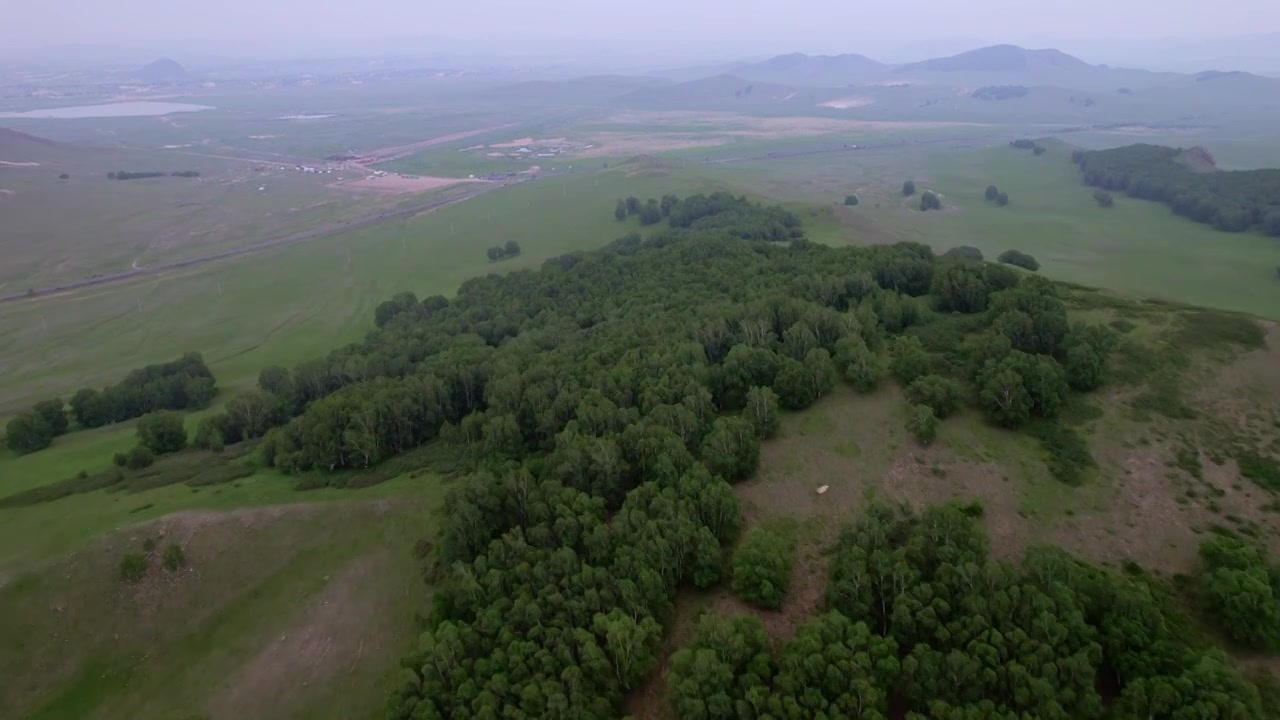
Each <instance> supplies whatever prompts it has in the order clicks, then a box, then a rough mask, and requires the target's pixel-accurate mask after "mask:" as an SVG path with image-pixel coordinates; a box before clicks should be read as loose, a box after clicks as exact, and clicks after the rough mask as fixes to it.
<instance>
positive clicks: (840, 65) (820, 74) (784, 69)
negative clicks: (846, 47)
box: [734, 53, 889, 87]
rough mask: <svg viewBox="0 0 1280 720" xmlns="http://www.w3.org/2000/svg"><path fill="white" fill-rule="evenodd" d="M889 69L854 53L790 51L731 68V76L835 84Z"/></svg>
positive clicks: (877, 73) (835, 85)
mask: <svg viewBox="0 0 1280 720" xmlns="http://www.w3.org/2000/svg"><path fill="white" fill-rule="evenodd" d="M888 69H889V66H888V65H885V64H884V63H881V62H877V61H875V60H872V59H871V58H869V57H867V56H865V55H858V54H856V53H849V54H844V55H805V54H803V53H791V54H789V55H778V56H777V57H772V58H769V59H768V60H765V61H763V62H758V63H752V64H749V65H743V66H740V67H738V68H735V69H734V75H737V76H739V77H743V78H746V79H749V80H758V81H763V82H774V83H782V84H795V85H819V86H831V87H837V86H842V85H849V84H852V83H858V82H862V81H865V80H868V79H871V78H875V77H878V76H880V75H883V74H884V73H885V72H886V71H887V70H888Z"/></svg>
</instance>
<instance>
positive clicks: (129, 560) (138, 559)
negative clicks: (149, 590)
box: [120, 553, 147, 585]
mask: <svg viewBox="0 0 1280 720" xmlns="http://www.w3.org/2000/svg"><path fill="white" fill-rule="evenodd" d="M146 576H147V558H146V557H144V556H143V555H142V554H141V553H128V554H126V555H125V556H124V557H123V558H121V559H120V579H121V580H123V581H125V582H127V583H129V584H131V585H136V584H138V583H140V582H142V579H143V578H144V577H146Z"/></svg>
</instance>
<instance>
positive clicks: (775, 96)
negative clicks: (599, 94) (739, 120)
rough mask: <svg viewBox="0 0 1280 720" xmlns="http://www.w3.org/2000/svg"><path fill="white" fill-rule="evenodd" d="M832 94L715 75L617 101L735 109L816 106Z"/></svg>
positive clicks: (649, 105)
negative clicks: (820, 100) (815, 104)
mask: <svg viewBox="0 0 1280 720" xmlns="http://www.w3.org/2000/svg"><path fill="white" fill-rule="evenodd" d="M830 94H831V91H827V92H826V93H825V94H824V93H822V92H821V91H818V90H814V89H812V88H797V87H793V86H791V85H781V84H777V83H767V82H757V81H755V80H748V79H746V78H742V77H738V76H736V75H716V76H714V77H709V78H703V79H701V80H693V81H690V82H684V83H678V84H676V85H668V86H665V87H655V88H642V89H640V90H636V91H634V92H630V93H627V94H626V95H623V96H622V97H621V98H619V99H618V100H619V102H620V103H622V104H624V105H626V106H627V107H638V108H663V109H690V110H693V109H733V108H738V107H761V106H768V105H782V104H786V103H795V104H798V105H803V104H813V103H815V102H818V101H819V98H821V97H826V96H829V95H830Z"/></svg>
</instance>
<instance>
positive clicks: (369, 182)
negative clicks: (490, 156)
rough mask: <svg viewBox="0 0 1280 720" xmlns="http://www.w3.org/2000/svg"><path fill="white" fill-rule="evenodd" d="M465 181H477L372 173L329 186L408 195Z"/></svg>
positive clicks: (358, 190)
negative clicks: (375, 174) (377, 174)
mask: <svg viewBox="0 0 1280 720" xmlns="http://www.w3.org/2000/svg"><path fill="white" fill-rule="evenodd" d="M463 182H477V181H476V180H469V179H464V178H448V177H431V176H421V175H382V176H373V175H370V176H368V177H364V178H360V179H358V180H343V181H342V182H336V183H332V184H330V185H329V187H332V188H337V189H339V190H349V191H352V192H371V193H383V194H389V195H407V194H412V193H423V192H428V191H430V190H436V189H439V188H442V187H448V186H449V185H456V184H458V183H463Z"/></svg>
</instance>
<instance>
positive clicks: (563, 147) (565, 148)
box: [459, 137, 595, 160]
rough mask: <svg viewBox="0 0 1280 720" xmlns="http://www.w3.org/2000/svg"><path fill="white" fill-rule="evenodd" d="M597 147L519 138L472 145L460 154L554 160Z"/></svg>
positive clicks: (566, 140) (553, 139)
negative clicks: (490, 143) (474, 153)
mask: <svg viewBox="0 0 1280 720" xmlns="http://www.w3.org/2000/svg"><path fill="white" fill-rule="evenodd" d="M594 147H595V145H592V144H589V143H581V142H575V141H572V140H568V139H566V138H547V139H542V140H538V139H535V138H531V137H526V138H519V139H517V140H512V141H511V142H506V143H498V144H494V145H472V146H471V147H465V148H462V149H461V150H459V152H484V156H485V157H487V158H494V159H498V158H505V159H509V160H530V159H534V158H542V159H545V158H554V157H559V156H560V155H564V154H568V153H577V152H583V151H586V150H590V149H592V148H594Z"/></svg>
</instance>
